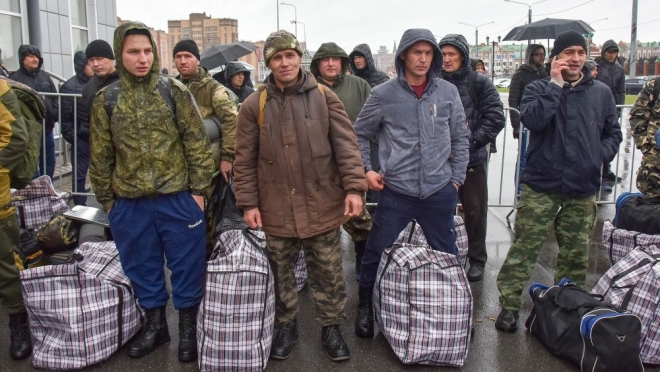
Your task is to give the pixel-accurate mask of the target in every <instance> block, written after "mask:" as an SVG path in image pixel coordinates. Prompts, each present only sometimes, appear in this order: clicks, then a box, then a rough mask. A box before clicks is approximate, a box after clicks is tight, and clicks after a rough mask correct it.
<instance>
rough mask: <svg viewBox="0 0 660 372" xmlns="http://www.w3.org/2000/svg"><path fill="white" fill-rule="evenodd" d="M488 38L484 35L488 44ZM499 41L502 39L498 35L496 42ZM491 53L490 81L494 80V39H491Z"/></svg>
mask: <svg viewBox="0 0 660 372" xmlns="http://www.w3.org/2000/svg"><path fill="white" fill-rule="evenodd" d="M489 40H490V38H489V37H488V36H486V44H488V41H489ZM501 41H502V37H501V36H498V37H497V44H498V45H499V43H500V42H501ZM491 54H492V55H491V64H490V80H491V81H492V82H495V40H493V50H492V53H491Z"/></svg>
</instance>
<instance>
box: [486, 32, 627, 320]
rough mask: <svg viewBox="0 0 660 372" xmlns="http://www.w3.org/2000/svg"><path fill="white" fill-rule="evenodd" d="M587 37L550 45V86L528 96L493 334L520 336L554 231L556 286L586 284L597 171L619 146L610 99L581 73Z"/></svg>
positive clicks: (566, 37) (540, 83)
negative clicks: (527, 300)
mask: <svg viewBox="0 0 660 372" xmlns="http://www.w3.org/2000/svg"><path fill="white" fill-rule="evenodd" d="M586 50H587V46H586V43H585V40H584V37H583V36H582V35H580V34H578V33H577V32H574V31H568V32H565V33H562V34H560V35H559V36H558V37H557V39H555V44H554V47H553V48H552V53H551V54H550V60H551V64H552V67H551V70H550V78H545V79H542V80H537V81H535V82H533V83H530V84H529V85H527V87H526V88H525V92H524V93H523V98H522V102H521V104H520V107H521V113H520V120H521V121H522V122H523V123H524V125H525V127H526V128H527V129H528V130H529V135H530V137H529V145H528V148H527V164H526V165H525V170H524V172H523V174H522V176H521V182H522V184H523V186H522V192H521V195H520V203H519V204H518V210H517V214H516V226H515V238H514V243H513V245H512V246H511V248H510V249H509V253H508V254H507V257H506V260H505V262H504V265H502V269H501V270H500V273H499V275H498V277H497V287H498V289H499V291H500V305H501V306H502V311H501V312H500V315H499V316H498V317H497V321H496V322H495V327H496V328H497V329H499V330H502V331H507V332H515V331H516V329H518V312H519V310H520V308H521V306H522V300H521V297H520V296H521V294H522V292H523V289H524V288H525V285H526V284H527V281H528V280H529V277H530V274H531V273H532V270H533V269H534V264H535V262H536V258H537V256H538V252H539V250H540V249H541V247H542V246H543V243H544V242H545V239H546V237H547V235H548V229H549V228H550V227H551V226H552V225H553V224H554V228H555V235H556V237H557V243H558V244H559V255H558V257H557V270H556V272H555V283H556V282H558V281H559V280H561V279H562V278H564V277H566V278H570V279H571V280H573V281H575V282H576V283H578V284H580V285H582V284H584V281H585V278H586V272H587V263H588V250H589V235H590V233H591V229H592V228H593V226H594V224H595V222H596V194H597V193H598V190H599V189H600V181H601V180H600V168H601V166H602V164H603V163H606V162H610V161H611V160H612V159H613V158H614V156H615V155H616V152H617V151H618V148H619V144H620V143H621V139H622V136H621V127H620V126H619V122H618V117H617V112H616V106H615V103H614V97H613V96H612V92H611V91H610V89H609V88H608V87H607V86H606V85H605V84H603V83H601V82H599V81H596V80H594V79H593V77H592V76H591V72H590V71H589V69H588V68H587V67H585V66H584V63H585V60H586V58H587V54H586Z"/></svg>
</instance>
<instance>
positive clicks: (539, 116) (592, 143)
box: [521, 67, 622, 197]
mask: <svg viewBox="0 0 660 372" xmlns="http://www.w3.org/2000/svg"><path fill="white" fill-rule="evenodd" d="M582 74H583V78H582V80H581V81H580V82H579V83H578V84H577V85H575V86H574V87H573V88H571V85H570V84H568V83H566V84H564V86H563V88H562V87H559V85H557V84H555V83H553V82H550V78H545V79H542V80H537V81H535V82H532V83H530V84H529V85H528V86H527V88H526V89H525V93H524V94H523V99H522V103H521V108H522V110H521V120H522V122H523V124H524V125H525V127H526V128H527V129H528V130H529V145H528V146H527V163H526V164H525V170H524V171H523V174H522V177H521V182H522V183H525V184H527V185H529V187H531V188H532V189H533V190H534V191H537V192H543V193H547V194H555V195H563V196H568V197H584V196H589V195H593V194H595V193H597V192H598V190H599V189H600V171H601V168H602V166H603V163H609V162H610V161H612V159H614V156H615V155H616V153H617V151H618V149H619V144H620V143H621V139H622V135H621V127H620V126H619V121H618V118H617V113H616V107H615V104H614V97H612V93H611V92H610V90H609V88H608V87H607V86H606V85H605V84H603V83H601V82H600V81H595V80H594V79H593V78H592V77H591V73H590V71H589V69H587V68H586V67H584V68H583V69H582Z"/></svg>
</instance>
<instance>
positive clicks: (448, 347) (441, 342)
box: [373, 245, 472, 367]
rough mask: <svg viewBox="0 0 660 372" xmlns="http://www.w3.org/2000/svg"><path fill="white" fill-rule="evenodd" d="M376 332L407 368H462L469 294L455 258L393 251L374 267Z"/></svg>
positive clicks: (413, 249) (421, 249) (423, 250)
mask: <svg viewBox="0 0 660 372" xmlns="http://www.w3.org/2000/svg"><path fill="white" fill-rule="evenodd" d="M376 278H377V280H376V285H375V286H374V295H373V304H374V314H375V315H376V322H377V323H378V327H379V328H380V330H381V331H382V332H383V335H384V336H385V338H386V339H387V341H388V342H389V343H390V345H391V346H392V349H393V350H394V353H395V354H396V355H397V356H398V357H399V359H400V360H401V361H402V362H403V363H406V364H413V363H417V364H431V365H441V366H452V367H461V366H462V365H463V363H464V362H465V358H466V357H467V353H468V346H469V344H470V331H471V329H472V292H471V291H470V286H469V284H468V281H467V277H466V276H465V271H464V270H463V267H462V266H461V263H460V262H459V260H458V257H456V256H454V255H452V254H447V253H444V252H439V251H434V250H431V249H428V248H427V247H426V246H414V245H404V246H400V245H395V246H393V247H392V248H389V249H386V250H385V252H384V253H383V256H382V257H381V260H380V265H379V266H378V274H377V277H376Z"/></svg>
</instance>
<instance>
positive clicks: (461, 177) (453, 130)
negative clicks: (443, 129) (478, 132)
mask: <svg viewBox="0 0 660 372" xmlns="http://www.w3.org/2000/svg"><path fill="white" fill-rule="evenodd" d="M455 93H456V94H455V95H454V102H453V103H452V112H451V118H450V119H449V135H450V137H451V158H449V165H450V166H451V179H450V182H452V183H455V184H456V185H458V186H462V185H463V182H464V181H465V173H466V171H467V165H468V162H469V161H470V129H469V128H468V126H467V122H466V121H465V111H464V110H463V103H461V98H460V96H459V95H458V91H456V92H455Z"/></svg>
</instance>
